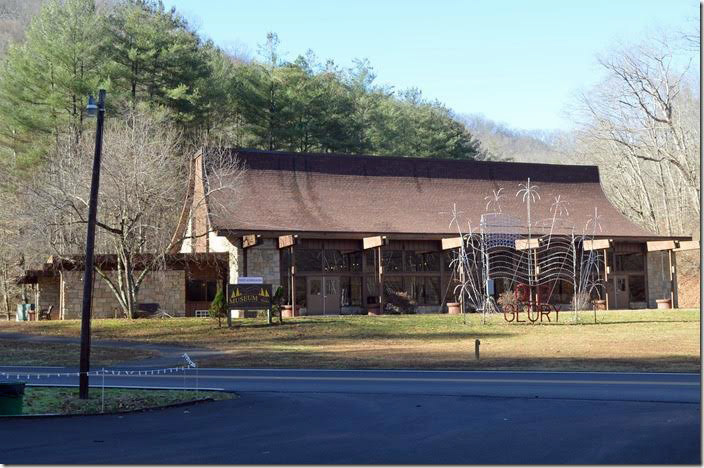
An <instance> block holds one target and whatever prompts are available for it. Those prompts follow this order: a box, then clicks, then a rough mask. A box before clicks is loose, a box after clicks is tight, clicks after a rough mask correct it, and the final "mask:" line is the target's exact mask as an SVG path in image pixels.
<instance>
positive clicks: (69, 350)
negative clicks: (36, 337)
mask: <svg viewBox="0 0 704 468" xmlns="http://www.w3.org/2000/svg"><path fill="white" fill-rule="evenodd" d="M80 350H81V348H80V346H79V345H77V344H58V343H41V344H38V343H24V342H22V341H19V340H0V365H2V366H11V365H12V366H70V365H77V363H78V360H79V356H80ZM157 355H158V353H155V352H151V351H142V350H136V349H117V348H105V347H102V346H93V347H91V364H92V365H93V367H96V366H106V367H107V366H111V365H114V364H118V363H122V362H125V361H130V360H133V359H146V358H148V357H151V356H157Z"/></svg>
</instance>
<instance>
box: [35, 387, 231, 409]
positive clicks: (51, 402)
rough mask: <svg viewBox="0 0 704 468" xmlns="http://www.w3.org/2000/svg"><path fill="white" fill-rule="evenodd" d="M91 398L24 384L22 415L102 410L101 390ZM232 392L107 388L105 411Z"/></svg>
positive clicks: (225, 395) (226, 395)
mask: <svg viewBox="0 0 704 468" xmlns="http://www.w3.org/2000/svg"><path fill="white" fill-rule="evenodd" d="M89 396H90V398H89V399H88V400H81V399H79V398H78V388H75V387H25V394H24V402H23V407H22V414H93V413H101V412H102V406H101V389H100V388H91V389H90V395H89ZM233 397H234V395H233V394H232V393H227V392H212V391H205V392H204V391H200V392H198V393H197V394H196V392H195V391H190V390H188V391H181V390H142V389H134V388H106V389H105V412H106V413H111V412H123V411H133V410H141V409H147V408H155V407H159V406H165V405H172V404H176V403H185V402H189V401H197V400H202V399H205V398H210V399H213V400H224V399H229V398H233Z"/></svg>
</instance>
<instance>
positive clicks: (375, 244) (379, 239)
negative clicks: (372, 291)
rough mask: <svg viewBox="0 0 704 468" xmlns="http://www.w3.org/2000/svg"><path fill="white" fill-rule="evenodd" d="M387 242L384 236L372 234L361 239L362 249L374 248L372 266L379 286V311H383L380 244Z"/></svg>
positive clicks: (382, 273)
mask: <svg viewBox="0 0 704 468" xmlns="http://www.w3.org/2000/svg"><path fill="white" fill-rule="evenodd" d="M388 243H389V239H388V238H387V237H386V236H373V237H365V238H364V239H362V248H363V249H364V250H368V249H375V250H374V253H375V257H376V258H375V261H374V267H375V269H376V272H375V276H376V279H377V284H378V286H379V294H378V296H377V297H378V299H379V313H380V314H383V313H384V268H383V265H382V264H381V246H382V245H386V244H388Z"/></svg>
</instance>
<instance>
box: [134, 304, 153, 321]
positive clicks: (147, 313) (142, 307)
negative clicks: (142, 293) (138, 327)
mask: <svg viewBox="0 0 704 468" xmlns="http://www.w3.org/2000/svg"><path fill="white" fill-rule="evenodd" d="M157 312H159V304H157V303H151V302H148V303H140V304H137V316H136V317H135V318H150V317H154V316H155V315H156V314H157Z"/></svg>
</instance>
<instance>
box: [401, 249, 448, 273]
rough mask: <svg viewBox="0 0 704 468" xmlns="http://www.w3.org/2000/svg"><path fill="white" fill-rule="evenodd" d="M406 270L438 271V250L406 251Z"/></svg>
mask: <svg viewBox="0 0 704 468" xmlns="http://www.w3.org/2000/svg"><path fill="white" fill-rule="evenodd" d="M406 271H408V272H415V271H433V272H436V271H440V252H428V253H415V252H406Z"/></svg>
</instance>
